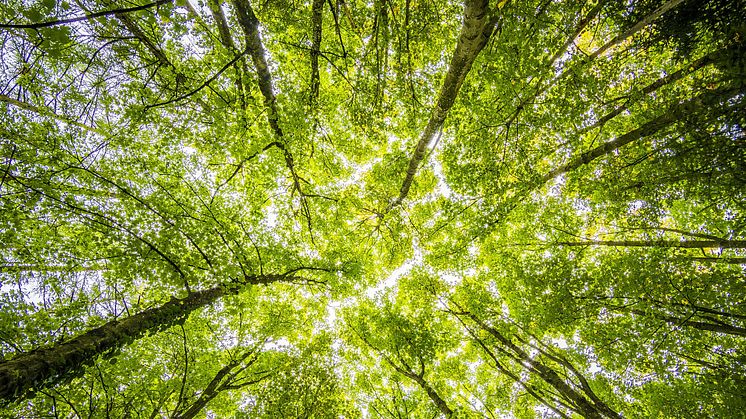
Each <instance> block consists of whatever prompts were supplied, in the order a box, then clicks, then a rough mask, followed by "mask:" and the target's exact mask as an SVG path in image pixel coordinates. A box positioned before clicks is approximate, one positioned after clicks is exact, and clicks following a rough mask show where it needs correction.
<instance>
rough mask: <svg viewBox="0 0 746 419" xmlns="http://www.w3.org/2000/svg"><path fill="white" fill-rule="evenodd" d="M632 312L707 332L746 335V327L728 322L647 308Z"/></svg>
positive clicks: (632, 311)
mask: <svg viewBox="0 0 746 419" xmlns="http://www.w3.org/2000/svg"><path fill="white" fill-rule="evenodd" d="M630 312H631V313H633V314H637V315H638V316H652V317H654V318H656V319H659V320H663V321H664V322H666V323H669V324H672V325H675V326H686V327H691V328H694V329H699V330H704V331H707V332H717V333H722V334H725V335H732V336H746V328H743V327H738V326H733V325H730V324H727V323H722V322H721V323H708V322H700V321H695V320H690V318H689V317H687V318H679V317H675V316H668V315H665V314H661V313H650V312H648V311H645V310H630Z"/></svg>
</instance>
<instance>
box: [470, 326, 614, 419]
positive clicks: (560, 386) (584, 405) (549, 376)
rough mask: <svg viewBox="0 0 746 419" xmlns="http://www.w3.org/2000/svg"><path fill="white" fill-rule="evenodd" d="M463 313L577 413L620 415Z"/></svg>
mask: <svg viewBox="0 0 746 419" xmlns="http://www.w3.org/2000/svg"><path fill="white" fill-rule="evenodd" d="M465 314H467V315H468V316H469V317H470V318H471V319H472V320H473V321H474V322H475V323H476V324H477V325H479V327H481V328H482V329H483V330H485V331H486V332H487V333H489V334H490V335H492V336H493V337H494V338H495V339H497V341H498V342H499V343H500V344H501V345H502V346H503V348H505V350H508V351H510V352H512V353H513V354H514V356H515V357H516V359H517V360H518V361H520V364H521V365H522V366H523V367H525V368H528V369H529V370H531V371H532V372H534V373H535V374H536V375H537V376H539V378H541V379H542V380H543V381H544V382H545V383H547V384H549V385H550V386H551V387H552V388H554V389H555V390H556V391H557V392H558V393H559V394H561V395H562V396H563V397H564V398H566V400H568V401H569V402H570V403H572V404H573V405H574V407H575V409H577V413H579V414H580V415H582V416H583V417H585V418H592V419H602V418H603V417H608V418H619V417H620V416H619V414H618V413H616V412H614V411H613V410H612V409H611V408H609V407H608V406H607V405H606V404H605V403H603V402H601V401H600V400H598V398H597V397H595V394H594V395H593V397H589V398H590V399H594V398H595V399H596V400H597V401H594V400H589V398H586V397H585V396H584V395H583V394H581V393H580V392H578V391H576V390H575V389H574V388H572V387H571V386H570V385H569V384H567V382H565V380H563V379H562V377H560V376H559V374H557V372H556V371H554V370H553V369H552V368H550V367H548V366H546V365H544V364H543V363H541V362H539V361H538V360H536V359H535V358H534V357H531V356H530V355H529V354H528V353H527V352H526V351H524V350H523V349H522V348H520V347H519V346H518V345H516V344H515V343H513V342H512V341H511V340H510V339H509V338H507V337H506V336H505V335H503V334H502V333H500V331H498V330H497V329H495V328H493V327H490V326H489V325H487V324H486V323H485V322H483V321H482V320H481V319H480V318H478V317H477V316H476V315H474V314H473V313H465Z"/></svg>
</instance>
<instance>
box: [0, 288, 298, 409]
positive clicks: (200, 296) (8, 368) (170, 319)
mask: <svg viewBox="0 0 746 419" xmlns="http://www.w3.org/2000/svg"><path fill="white" fill-rule="evenodd" d="M288 279H292V278H291V277H287V276H285V275H264V276H259V277H256V276H252V277H248V278H245V279H244V280H241V281H234V282H231V283H229V284H227V285H219V286H217V287H214V288H210V289H207V290H203V291H198V292H192V293H190V294H189V295H188V296H187V297H185V298H182V299H179V298H172V299H171V300H170V301H169V302H167V303H165V304H163V305H161V306H159V307H155V308H151V309H148V310H145V311H143V312H141V313H138V314H135V315H133V316H130V317H127V318H126V319H123V320H112V321H109V322H108V323H106V324H104V325H102V326H99V327H97V328H95V329H92V330H90V331H88V332H86V333H83V334H82V335H79V336H77V337H75V338H72V339H70V340H68V341H65V342H62V343H58V344H56V345H54V346H52V347H50V348H42V349H35V350H33V351H31V352H26V353H22V354H20V355H18V356H16V357H15V358H13V359H11V360H8V361H3V362H0V401H7V402H10V401H18V400H23V399H25V398H28V397H31V396H32V394H30V393H31V392H35V391H37V390H40V389H43V388H47V387H50V386H52V385H54V384H57V383H59V382H63V381H66V380H69V379H71V378H72V377H73V376H75V375H76V374H77V373H79V372H81V371H83V368H84V366H85V365H90V364H92V363H93V362H95V360H96V358H98V357H99V356H101V355H104V354H106V353H110V352H112V351H114V350H116V349H118V348H121V347H123V346H124V345H126V344H129V343H131V342H133V341H135V340H137V339H139V338H141V337H143V336H144V335H145V334H146V333H148V332H152V333H154V332H158V331H161V330H163V329H165V328H167V327H169V326H171V325H173V324H175V323H177V322H179V321H180V320H182V319H185V318H186V317H187V316H188V315H189V314H190V313H191V312H192V311H194V310H196V309H199V308H201V307H204V306H207V305H209V304H211V303H212V302H214V301H215V300H217V299H218V298H220V297H222V296H223V295H225V294H228V293H236V292H238V290H240V289H241V287H243V286H245V285H248V284H268V283H272V282H276V281H283V280H288Z"/></svg>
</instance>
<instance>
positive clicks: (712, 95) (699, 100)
mask: <svg viewBox="0 0 746 419" xmlns="http://www.w3.org/2000/svg"><path fill="white" fill-rule="evenodd" d="M740 93H742V89H740V88H734V87H732V86H727V87H724V88H720V89H717V90H714V91H711V92H706V93H703V94H701V95H699V96H697V97H695V98H693V99H690V100H688V101H686V102H684V103H680V104H675V105H673V106H671V107H669V108H668V110H667V111H666V112H665V113H663V114H662V115H660V116H658V117H657V118H655V119H653V120H651V121H648V122H647V123H645V124H643V125H642V126H640V127H639V128H637V129H634V130H632V131H630V132H628V133H626V134H624V135H622V136H619V137H617V138H615V139H614V140H611V141H608V142H606V143H604V144H601V145H600V146H598V147H596V148H593V149H591V150H588V151H586V152H585V153H582V154H581V155H580V156H578V157H576V158H574V159H572V160H571V161H570V162H568V163H567V164H564V165H562V166H560V167H558V168H557V169H554V170H552V171H551V172H549V173H547V174H546V175H544V176H543V178H542V179H541V180H540V182H539V184H538V185H537V187H540V186H542V185H544V184H545V183H547V182H549V181H550V180H552V179H554V178H556V177H559V176H560V175H563V174H565V173H568V172H571V171H573V170H575V169H577V168H579V167H581V166H584V165H586V164H588V163H590V162H592V161H593V160H596V159H597V158H599V157H601V156H605V155H607V154H610V153H611V152H613V151H615V150H618V149H619V148H621V147H623V146H625V145H627V144H629V143H632V142H634V141H637V140H639V139H642V138H645V137H649V136H651V135H653V134H655V133H657V132H658V131H660V130H661V129H663V128H666V127H668V126H670V125H672V124H674V123H676V122H678V121H679V120H681V119H682V118H685V117H687V116H689V115H691V114H694V113H699V112H705V113H706V112H712V108H713V107H715V106H716V105H717V104H718V103H720V102H721V101H724V100H727V99H730V98H732V97H733V96H736V95H738V94H740ZM722 111H723V110H715V111H714V112H715V113H717V114H719V113H722Z"/></svg>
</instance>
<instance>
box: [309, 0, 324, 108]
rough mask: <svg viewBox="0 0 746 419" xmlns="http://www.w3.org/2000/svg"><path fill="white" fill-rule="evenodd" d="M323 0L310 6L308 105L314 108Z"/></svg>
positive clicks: (316, 91) (317, 88)
mask: <svg viewBox="0 0 746 419" xmlns="http://www.w3.org/2000/svg"><path fill="white" fill-rule="evenodd" d="M323 11H324V0H313V6H312V7H311V26H312V28H313V33H312V36H313V38H312V39H313V42H312V43H311V95H310V97H309V99H308V107H309V108H310V110H311V112H313V110H314V106H315V104H316V99H318V98H319V84H320V79H319V55H320V54H321V29H322V23H323V15H322V12H323Z"/></svg>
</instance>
